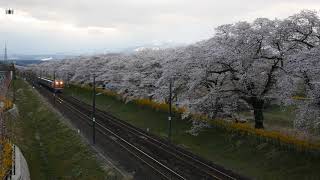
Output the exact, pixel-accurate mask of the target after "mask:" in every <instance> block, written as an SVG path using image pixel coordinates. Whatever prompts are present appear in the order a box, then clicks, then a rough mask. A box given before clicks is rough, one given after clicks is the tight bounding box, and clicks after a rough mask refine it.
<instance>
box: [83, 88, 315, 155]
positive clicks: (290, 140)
mask: <svg viewBox="0 0 320 180" xmlns="http://www.w3.org/2000/svg"><path fill="white" fill-rule="evenodd" d="M81 87H82V88H84V89H88V90H91V89H92V87H90V86H87V85H82V86H81ZM98 92H101V93H103V94H105V95H106V96H111V97H120V99H123V97H121V95H120V94H117V93H115V92H113V91H110V90H104V89H99V90H98ZM292 98H293V99H296V100H299V99H305V97H301V96H293V97H292ZM132 102H133V103H134V104H137V105H139V106H142V107H150V108H152V109H154V110H156V111H161V112H168V109H169V105H168V104H166V103H165V102H161V103H159V102H154V101H152V100H150V99H147V98H141V99H135V100H133V101H132ZM172 111H173V113H177V114H182V113H184V112H186V111H187V108H185V107H176V106H172ZM191 117H192V119H196V120H200V121H205V122H208V123H210V124H211V125H212V126H213V127H216V128H220V129H221V128H222V129H224V130H226V131H229V132H231V133H237V134H240V135H247V136H251V137H257V138H259V139H261V140H263V141H266V142H268V143H271V144H274V145H277V146H288V148H291V146H293V147H294V149H296V150H299V151H305V150H317V151H318V150H320V144H319V143H313V142H309V141H307V140H302V139H299V138H297V137H294V136H290V135H286V134H283V133H281V132H278V131H268V130H264V129H255V128H254V127H252V125H250V124H248V123H236V122H228V121H226V120H223V119H220V120H219V119H218V120H213V119H211V118H209V117H208V116H207V115H204V114H192V115H191Z"/></svg>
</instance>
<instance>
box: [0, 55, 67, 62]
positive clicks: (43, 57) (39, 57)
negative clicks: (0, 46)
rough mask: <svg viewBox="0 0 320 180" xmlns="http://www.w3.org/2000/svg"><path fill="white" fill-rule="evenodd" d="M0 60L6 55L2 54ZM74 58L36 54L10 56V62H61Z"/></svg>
mask: <svg viewBox="0 0 320 180" xmlns="http://www.w3.org/2000/svg"><path fill="white" fill-rule="evenodd" d="M0 57H2V58H0V59H3V57H4V55H3V54H0ZM69 57H73V56H71V55H64V54H34V55H25V54H9V55H8V59H9V60H15V61H17V60H60V59H65V58H69Z"/></svg>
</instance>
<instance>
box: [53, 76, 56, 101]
mask: <svg viewBox="0 0 320 180" xmlns="http://www.w3.org/2000/svg"><path fill="white" fill-rule="evenodd" d="M53 104H56V71H53Z"/></svg>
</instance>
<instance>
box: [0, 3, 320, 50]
mask: <svg viewBox="0 0 320 180" xmlns="http://www.w3.org/2000/svg"><path fill="white" fill-rule="evenodd" d="M6 8H13V9H15V11H16V13H15V14H14V15H5V9H6ZM302 9H314V10H319V9H320V0H268V1H266V0H233V1H231V0H0V10H1V12H2V14H0V33H1V37H0V42H1V44H0V45H1V46H0V47H2V48H1V49H3V46H4V45H3V44H4V42H5V41H8V47H9V52H11V53H19V54H48V53H67V54H69V53H72V54H84V53H92V52H96V53H103V52H108V51H119V50H122V49H126V48H130V47H135V46H140V45H145V44H162V43H172V44H189V43H192V42H196V41H200V40H203V39H207V38H210V37H211V36H212V35H213V33H214V28H215V27H217V26H218V25H221V24H226V23H234V22H237V21H242V20H246V21H252V20H253V19H255V18H257V17H267V18H271V19H274V18H285V17H287V16H290V15H292V14H294V13H297V12H299V11H300V10H302Z"/></svg>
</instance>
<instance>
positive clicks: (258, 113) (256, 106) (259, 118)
mask: <svg viewBox="0 0 320 180" xmlns="http://www.w3.org/2000/svg"><path fill="white" fill-rule="evenodd" d="M263 105H264V100H262V99H258V98H253V99H252V107H253V112H254V121H255V126H254V127H255V128H257V129H263V128H264V127H263V119H264V118H263Z"/></svg>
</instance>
